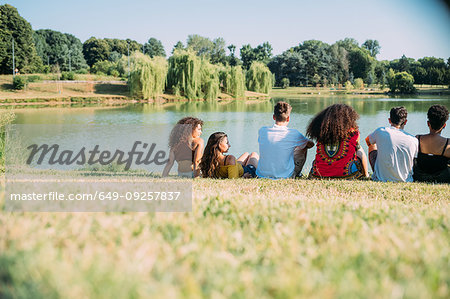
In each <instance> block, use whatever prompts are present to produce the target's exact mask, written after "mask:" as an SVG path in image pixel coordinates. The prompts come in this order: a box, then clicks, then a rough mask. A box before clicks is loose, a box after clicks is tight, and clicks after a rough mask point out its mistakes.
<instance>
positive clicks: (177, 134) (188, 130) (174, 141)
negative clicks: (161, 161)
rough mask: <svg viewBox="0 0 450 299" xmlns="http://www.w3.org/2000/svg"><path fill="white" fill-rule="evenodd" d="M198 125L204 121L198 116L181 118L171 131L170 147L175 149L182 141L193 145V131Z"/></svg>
mask: <svg viewBox="0 0 450 299" xmlns="http://www.w3.org/2000/svg"><path fill="white" fill-rule="evenodd" d="M198 125H200V126H202V125H203V121H202V120H200V119H198V118H195V117H192V116H188V117H184V118H182V119H180V120H179V121H178V122H177V124H176V125H175V126H174V127H173V129H172V131H171V132H170V137H169V148H171V149H175V148H176V147H177V146H178V145H179V144H181V143H187V144H188V145H189V146H191V144H192V132H193V131H194V130H195V129H196V128H197V126H198Z"/></svg>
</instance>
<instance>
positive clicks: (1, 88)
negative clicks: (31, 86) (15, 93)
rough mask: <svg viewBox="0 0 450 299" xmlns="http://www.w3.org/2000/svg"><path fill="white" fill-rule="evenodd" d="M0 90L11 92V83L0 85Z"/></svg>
mask: <svg viewBox="0 0 450 299" xmlns="http://www.w3.org/2000/svg"><path fill="white" fill-rule="evenodd" d="M0 90H13V85H12V83H3V84H1V85H0Z"/></svg>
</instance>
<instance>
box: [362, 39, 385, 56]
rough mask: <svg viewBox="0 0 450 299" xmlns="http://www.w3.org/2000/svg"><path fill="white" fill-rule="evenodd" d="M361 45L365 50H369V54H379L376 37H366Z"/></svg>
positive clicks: (378, 44)
mask: <svg viewBox="0 0 450 299" xmlns="http://www.w3.org/2000/svg"><path fill="white" fill-rule="evenodd" d="M362 47H363V48H364V49H366V50H369V52H370V55H371V56H372V57H373V58H375V57H376V56H377V55H378V54H380V49H381V47H380V43H379V42H378V41H377V40H376V39H368V40H366V41H365V42H364V43H363V44H362Z"/></svg>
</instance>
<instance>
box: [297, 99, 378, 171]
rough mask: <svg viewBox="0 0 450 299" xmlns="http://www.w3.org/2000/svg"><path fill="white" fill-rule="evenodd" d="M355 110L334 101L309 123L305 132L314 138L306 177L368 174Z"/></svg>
mask: <svg viewBox="0 0 450 299" xmlns="http://www.w3.org/2000/svg"><path fill="white" fill-rule="evenodd" d="M358 118H359V115H358V113H357V112H356V111H355V110H354V109H353V108H352V107H350V106H348V105H345V104H334V105H331V106H329V107H327V108H326V109H324V110H323V111H321V112H319V113H318V114H317V115H316V116H315V117H314V118H313V119H312V120H311V122H310V123H309V125H308V129H307V130H306V135H307V136H309V137H311V138H312V139H315V140H317V144H316V146H317V152H316V158H315V160H314V162H313V165H312V168H311V173H310V177H313V178H344V179H359V178H362V177H368V176H369V173H368V164H367V158H366V154H365V153H364V151H363V149H362V148H361V146H360V144H359V131H358V125H357V123H356V121H357V120H358Z"/></svg>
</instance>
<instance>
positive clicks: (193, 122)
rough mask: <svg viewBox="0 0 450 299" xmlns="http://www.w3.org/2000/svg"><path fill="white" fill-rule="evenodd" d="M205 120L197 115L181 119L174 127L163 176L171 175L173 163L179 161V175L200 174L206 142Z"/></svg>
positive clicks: (190, 175) (192, 175) (191, 175)
mask: <svg viewBox="0 0 450 299" xmlns="http://www.w3.org/2000/svg"><path fill="white" fill-rule="evenodd" d="M202 126H203V121H202V120H200V119H198V118H195V117H190V116H188V117H185V118H182V119H180V120H179V121H178V122H177V124H176V125H175V127H174V128H173V129H172V132H171V133H170V137H169V148H170V153H169V160H168V162H167V164H166V167H165V168H164V171H163V174H162V175H163V176H167V175H169V171H170V169H172V166H173V163H174V162H175V161H177V163H178V175H179V176H183V177H191V178H192V177H197V176H199V175H200V168H199V164H200V160H201V158H202V155H203V146H204V144H205V142H204V141H203V139H202V138H200V136H201V135H202Z"/></svg>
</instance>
